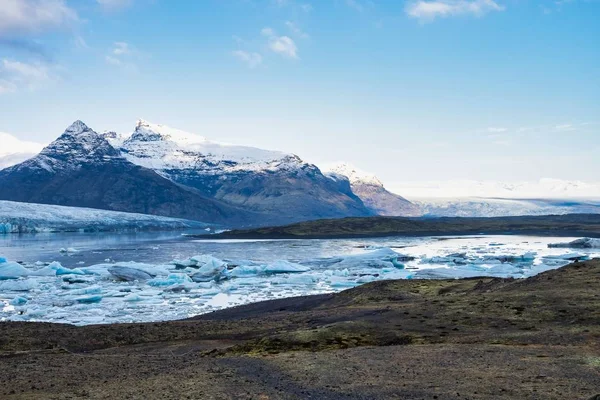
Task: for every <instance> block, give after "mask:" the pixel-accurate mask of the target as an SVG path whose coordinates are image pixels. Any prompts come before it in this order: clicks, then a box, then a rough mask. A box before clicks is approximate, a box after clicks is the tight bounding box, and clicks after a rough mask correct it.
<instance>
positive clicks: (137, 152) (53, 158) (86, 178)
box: [0, 121, 371, 226]
mask: <svg viewBox="0 0 600 400" xmlns="http://www.w3.org/2000/svg"><path fill="white" fill-rule="evenodd" d="M111 143H112V144H111ZM119 144H121V146H119ZM0 186H1V187H2V188H3V190H2V191H0V199H2V200H11V201H23V202H31V203H43V204H57V205H65V206H76V207H91V208H99V209H107V210H113V211H126V212H137V213H143V214H156V215H162V216H167V217H177V218H186V219H192V220H199V221H206V222H211V223H221V224H227V225H229V226H251V225H254V226H256V225H274V224H285V223H290V222H297V221H302V220H309V219H318V218H335V217H346V216H365V215H371V212H370V211H369V210H368V209H367V208H366V207H365V206H364V204H363V203H362V202H361V201H360V199H358V198H357V197H356V196H354V195H353V194H348V193H345V192H340V191H338V190H337V185H336V184H335V183H333V182H332V181H331V180H330V179H328V178H326V177H325V176H323V175H322V174H321V171H320V170H319V169H318V168H317V167H316V166H314V165H312V164H307V163H304V162H303V161H302V160H300V159H299V158H298V157H296V156H294V155H289V154H284V153H279V152H273V151H267V150H260V149H256V148H251V147H244V146H232V145H225V144H220V143H215V142H210V141H208V140H206V139H205V138H202V137H199V136H196V135H192V134H188V133H185V132H182V131H179V130H176V129H172V128H168V127H165V126H162V125H154V124H150V123H147V122H144V121H139V122H138V124H137V126H136V129H135V131H134V132H133V134H132V135H130V136H129V137H127V138H124V137H122V136H120V135H118V134H116V133H114V132H104V133H102V134H98V133H96V132H95V131H94V130H92V129H91V128H89V127H88V126H86V125H85V124H84V123H83V122H81V121H76V122H74V123H73V124H72V125H71V126H69V127H68V128H67V129H66V131H65V132H64V133H63V134H62V135H61V136H60V137H59V138H58V139H56V140H55V141H54V142H52V143H51V144H50V145H48V146H46V147H45V148H44V149H43V150H42V151H41V152H40V154H38V155H37V156H35V157H34V158H32V159H29V160H27V161H25V162H23V163H21V164H17V165H15V166H12V167H9V168H6V169H4V170H1V171H0ZM4 189H5V190H4Z"/></svg>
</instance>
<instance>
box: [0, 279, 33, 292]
mask: <svg viewBox="0 0 600 400" xmlns="http://www.w3.org/2000/svg"><path fill="white" fill-rule="evenodd" d="M36 286H37V285H36V283H35V282H33V281H31V280H29V279H26V280H21V279H19V280H10V281H4V282H0V292H28V291H30V290H33V289H35V288H36Z"/></svg>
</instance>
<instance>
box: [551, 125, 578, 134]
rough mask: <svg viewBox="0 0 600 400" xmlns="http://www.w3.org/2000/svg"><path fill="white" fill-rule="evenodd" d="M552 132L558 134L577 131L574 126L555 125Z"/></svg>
mask: <svg viewBox="0 0 600 400" xmlns="http://www.w3.org/2000/svg"><path fill="white" fill-rule="evenodd" d="M554 130H557V131H559V132H570V131H574V130H577V128H576V127H575V126H573V124H561V125H556V126H555V127H554Z"/></svg>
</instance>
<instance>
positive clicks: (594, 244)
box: [548, 238, 600, 249]
mask: <svg viewBox="0 0 600 400" xmlns="http://www.w3.org/2000/svg"><path fill="white" fill-rule="evenodd" d="M548 247H549V248H569V249H600V239H593V238H581V239H577V240H573V241H572V242H568V243H550V244H549V245H548Z"/></svg>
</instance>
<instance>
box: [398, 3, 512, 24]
mask: <svg viewBox="0 0 600 400" xmlns="http://www.w3.org/2000/svg"><path fill="white" fill-rule="evenodd" d="M503 10H504V7H503V6H501V5H499V4H498V3H496V2H495V1H494V0H433V1H426V0H419V1H414V2H412V3H409V4H408V5H407V7H406V13H407V14H408V15H409V16H410V17H412V18H417V19H420V20H425V21H427V20H434V19H435V18H437V17H450V16H456V15H474V16H482V15H484V14H487V13H488V12H491V11H503Z"/></svg>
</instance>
